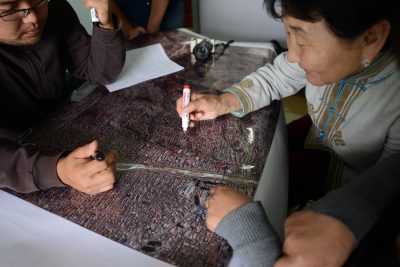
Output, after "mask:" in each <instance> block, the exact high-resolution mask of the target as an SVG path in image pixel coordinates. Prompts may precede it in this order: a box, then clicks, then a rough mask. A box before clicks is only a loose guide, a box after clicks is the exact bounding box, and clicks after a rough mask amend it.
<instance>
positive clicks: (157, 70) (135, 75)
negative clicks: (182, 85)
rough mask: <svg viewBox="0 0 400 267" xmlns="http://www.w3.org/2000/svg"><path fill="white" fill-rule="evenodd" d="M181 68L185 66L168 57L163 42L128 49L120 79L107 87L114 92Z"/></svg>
mask: <svg viewBox="0 0 400 267" xmlns="http://www.w3.org/2000/svg"><path fill="white" fill-rule="evenodd" d="M180 70H183V67H182V66H180V65H178V64H176V63H175V62H173V61H172V60H170V59H169V58H168V56H167V54H166V53H165V51H164V48H163V47H162V46H161V44H155V45H150V46H146V47H143V48H138V49H134V50H130V51H128V52H127V53H126V60H125V66H124V68H123V69H122V72H121V73H120V75H119V76H118V79H117V80H116V81H115V82H114V83H111V84H108V85H106V87H107V89H108V91H110V92H114V91H117V90H119V89H123V88H126V87H128V86H132V85H135V84H138V83H141V82H144V81H147V80H151V79H155V78H158V77H161V76H165V75H168V74H171V73H174V72H177V71H180Z"/></svg>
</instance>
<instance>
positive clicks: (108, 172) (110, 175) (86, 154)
mask: <svg viewBox="0 0 400 267" xmlns="http://www.w3.org/2000/svg"><path fill="white" fill-rule="evenodd" d="M98 147H99V144H98V142H97V141H93V142H92V143H90V144H87V145H85V146H82V147H78V148H77V149H75V150H74V151H72V152H71V153H70V154H69V155H68V156H66V157H64V158H60V159H59V160H58V163H57V174H58V177H59V179H60V180H61V181H62V182H63V183H64V184H66V185H69V186H71V187H73V188H75V189H76V190H79V191H81V192H84V193H86V194H91V195H94V194H97V193H101V192H104V191H107V190H110V189H111V188H113V187H114V184H115V181H116V165H115V161H116V152H115V151H112V152H111V153H109V154H107V155H106V158H105V159H104V160H101V161H98V160H92V159H91V158H90V157H91V156H93V155H95V153H96V150H98Z"/></svg>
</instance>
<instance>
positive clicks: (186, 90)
mask: <svg viewBox="0 0 400 267" xmlns="http://www.w3.org/2000/svg"><path fill="white" fill-rule="evenodd" d="M182 98H183V101H182V110H183V109H184V108H185V107H186V106H188V105H189V102H190V86H189V85H187V84H185V85H184V86H183V97H182ZM188 127H189V113H186V112H182V128H183V131H184V132H187V129H188Z"/></svg>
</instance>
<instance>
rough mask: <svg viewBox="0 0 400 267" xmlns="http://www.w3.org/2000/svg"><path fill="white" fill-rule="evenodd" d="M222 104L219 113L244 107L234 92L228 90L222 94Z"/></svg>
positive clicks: (222, 113)
mask: <svg viewBox="0 0 400 267" xmlns="http://www.w3.org/2000/svg"><path fill="white" fill-rule="evenodd" d="M220 104H221V108H220V114H219V115H224V114H227V113H231V112H235V111H239V110H241V109H242V105H241V103H240V101H239V100H238V99H237V98H236V96H235V95H234V94H232V93H230V92H226V93H224V94H222V95H221V96H220Z"/></svg>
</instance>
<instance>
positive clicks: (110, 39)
mask: <svg viewBox="0 0 400 267" xmlns="http://www.w3.org/2000/svg"><path fill="white" fill-rule="evenodd" d="M57 4H58V5H59V6H56V8H57V9H58V10H57V11H56V12H60V11H59V10H62V12H63V14H62V15H60V14H59V15H60V16H61V17H62V18H63V21H62V25H63V26H62V27H63V28H65V29H66V30H65V31H66V33H64V34H65V37H64V38H65V44H64V45H65V49H64V50H65V53H66V54H65V55H64V56H65V58H66V60H67V61H68V64H67V68H68V70H69V71H70V72H72V73H73V74H74V75H75V76H76V77H78V78H81V79H84V80H87V81H89V82H90V83H93V84H102V85H106V84H109V83H112V82H113V81H115V80H116V79H117V77H118V75H119V74H120V72H121V71H122V68H123V66H124V63H125V55H126V50H125V45H124V39H123V37H122V32H121V30H120V26H121V23H120V21H119V20H118V19H117V18H116V17H114V21H115V26H116V28H117V29H115V30H108V29H102V28H100V27H95V26H94V27H93V33H92V36H89V35H88V33H87V32H86V30H85V28H84V27H83V26H82V25H81V24H80V21H79V19H78V17H77V15H76V13H75V11H74V10H73V8H72V7H71V6H70V4H69V3H68V2H66V1H64V0H63V1H59V3H57Z"/></svg>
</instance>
